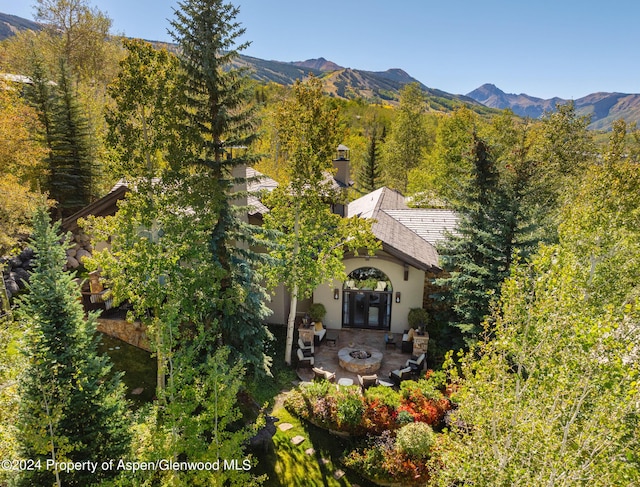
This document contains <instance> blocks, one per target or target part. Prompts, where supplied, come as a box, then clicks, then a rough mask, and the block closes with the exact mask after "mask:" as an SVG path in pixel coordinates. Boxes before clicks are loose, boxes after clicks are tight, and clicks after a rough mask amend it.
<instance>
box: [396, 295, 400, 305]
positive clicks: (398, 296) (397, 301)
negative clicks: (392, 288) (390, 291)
mask: <svg viewBox="0 0 640 487" xmlns="http://www.w3.org/2000/svg"><path fill="white" fill-rule="evenodd" d="M399 302H400V293H396V303H399Z"/></svg>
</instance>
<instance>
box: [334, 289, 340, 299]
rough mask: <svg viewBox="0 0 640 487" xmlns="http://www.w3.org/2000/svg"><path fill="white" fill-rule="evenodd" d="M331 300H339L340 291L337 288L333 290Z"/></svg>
mask: <svg viewBox="0 0 640 487" xmlns="http://www.w3.org/2000/svg"><path fill="white" fill-rule="evenodd" d="M333 299H340V290H339V289H338V288H335V289H334V290H333Z"/></svg>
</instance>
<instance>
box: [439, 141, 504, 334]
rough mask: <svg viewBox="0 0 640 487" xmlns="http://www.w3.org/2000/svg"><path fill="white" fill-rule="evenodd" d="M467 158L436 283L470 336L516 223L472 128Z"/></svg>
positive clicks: (493, 289)
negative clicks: (467, 172)
mask: <svg viewBox="0 0 640 487" xmlns="http://www.w3.org/2000/svg"><path fill="white" fill-rule="evenodd" d="M468 157H470V158H471V162H472V167H473V170H472V173H471V177H470V178H469V179H468V180H467V181H466V182H464V183H463V184H462V186H461V188H460V193H459V197H458V199H457V201H458V203H457V204H456V205H455V210H456V211H457V213H458V215H459V216H460V221H459V224H458V227H457V229H456V235H452V236H450V237H449V239H448V240H447V241H446V242H445V243H444V244H443V245H442V246H441V248H440V250H439V251H440V253H441V255H443V256H444V257H443V267H444V269H445V270H446V271H447V272H448V273H449V277H446V278H442V279H438V281H437V282H438V284H440V285H442V286H444V287H445V289H447V293H446V296H447V298H448V300H449V302H450V303H451V306H452V308H453V310H454V312H455V314H456V315H457V320H456V323H455V324H456V326H458V327H459V328H460V329H461V331H462V332H463V333H464V334H465V335H466V336H467V337H471V338H474V337H475V336H476V335H477V333H479V332H480V331H481V324H482V322H483V320H484V318H485V316H486V315H487V314H488V313H489V308H490V303H491V299H492V297H494V296H495V295H496V293H497V292H498V290H499V287H500V284H501V283H502V281H503V280H504V279H505V278H506V277H507V276H508V274H509V268H510V263H511V259H512V254H513V251H514V250H515V244H516V234H517V222H516V220H515V214H514V210H513V208H511V205H510V203H511V201H510V199H509V198H508V197H507V193H506V192H505V190H504V188H503V187H502V185H501V181H500V173H499V171H498V168H497V167H496V164H495V161H494V160H493V158H492V155H491V153H490V151H489V148H488V146H487V143H486V142H485V141H484V140H483V139H481V138H480V137H479V136H478V135H477V134H475V133H474V134H473V142H472V147H471V151H470V154H469V156H468Z"/></svg>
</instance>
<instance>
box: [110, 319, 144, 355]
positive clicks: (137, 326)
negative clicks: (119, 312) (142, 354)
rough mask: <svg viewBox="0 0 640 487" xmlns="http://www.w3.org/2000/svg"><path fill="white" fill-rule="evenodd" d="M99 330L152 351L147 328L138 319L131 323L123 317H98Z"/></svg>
mask: <svg viewBox="0 0 640 487" xmlns="http://www.w3.org/2000/svg"><path fill="white" fill-rule="evenodd" d="M98 331H99V332H102V333H104V334H105V335H109V336H112V337H115V338H118V339H120V340H122V341H123V342H127V343H128V344H130V345H133V346H134V347H138V348H142V349H143V350H146V351H148V352H150V351H151V347H150V345H149V339H148V338H147V334H146V328H145V326H144V325H143V324H142V323H140V322H138V321H136V322H133V323H130V322H128V321H126V320H121V319H108V318H98Z"/></svg>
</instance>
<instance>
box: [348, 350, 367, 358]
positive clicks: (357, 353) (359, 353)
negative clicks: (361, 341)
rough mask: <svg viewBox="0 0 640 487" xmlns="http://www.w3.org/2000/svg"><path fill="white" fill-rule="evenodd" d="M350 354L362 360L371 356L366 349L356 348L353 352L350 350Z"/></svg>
mask: <svg viewBox="0 0 640 487" xmlns="http://www.w3.org/2000/svg"><path fill="white" fill-rule="evenodd" d="M349 355H351V356H352V357H353V358H357V359H360V360H364V359H366V358H369V357H371V354H370V353H369V352H367V351H366V350H354V351H353V352H349Z"/></svg>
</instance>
